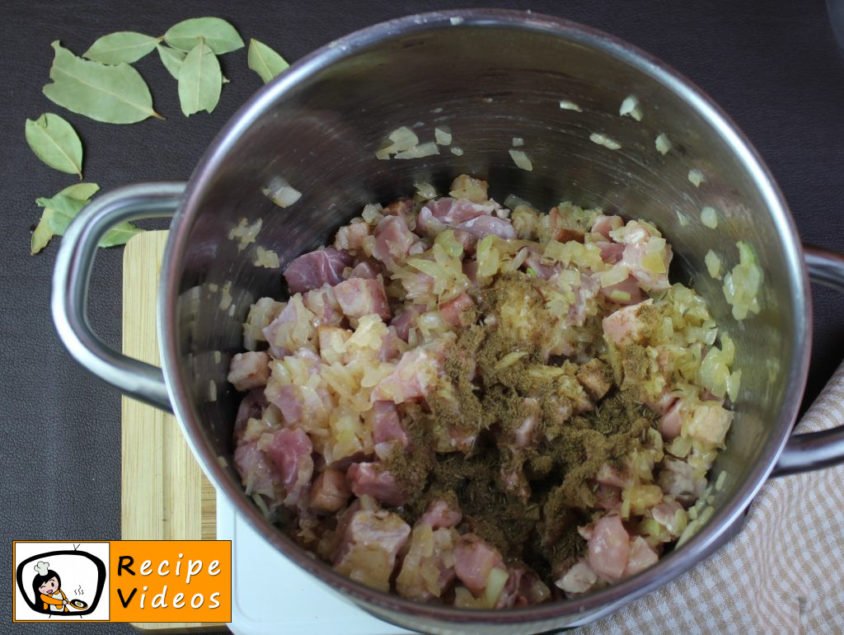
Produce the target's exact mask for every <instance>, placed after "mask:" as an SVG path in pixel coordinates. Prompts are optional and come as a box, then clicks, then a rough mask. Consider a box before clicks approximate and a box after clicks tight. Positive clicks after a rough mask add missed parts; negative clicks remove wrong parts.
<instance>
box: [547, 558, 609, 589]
mask: <svg viewBox="0 0 844 635" xmlns="http://www.w3.org/2000/svg"><path fill="white" fill-rule="evenodd" d="M597 582H598V576H597V575H596V574H595V572H594V571H592V568H591V567H590V566H589V563H588V562H587V561H586V560H579V561H578V562H577V563H575V564H574V566H572V567H571V568H570V569H569V570H568V571H566V573H565V574H564V575H563V576H561V577H560V578H559V579H558V580H557V581H556V582H554V585H555V586H557V587H559V588H561V589H562V590H563V591H565V592H566V593H571V594H577V593H586V592H587V591H588V590H589V589H591V588H592V587H593V586H595V584H596V583H597Z"/></svg>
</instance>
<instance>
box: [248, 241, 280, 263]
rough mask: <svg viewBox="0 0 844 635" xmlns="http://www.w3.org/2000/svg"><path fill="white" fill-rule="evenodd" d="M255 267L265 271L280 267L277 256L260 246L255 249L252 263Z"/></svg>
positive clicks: (270, 250)
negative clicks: (262, 268)
mask: <svg viewBox="0 0 844 635" xmlns="http://www.w3.org/2000/svg"><path fill="white" fill-rule="evenodd" d="M252 262H253V264H254V265H255V266H256V267H264V268H265V269H278V268H279V267H280V266H281V262H280V260H279V257H278V254H277V253H276V252H274V251H273V250H272V249H264V248H263V247H261V246H260V245H258V246H257V247H256V248H255V260H253V261H252Z"/></svg>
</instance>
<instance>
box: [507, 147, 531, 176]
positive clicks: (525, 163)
mask: <svg viewBox="0 0 844 635" xmlns="http://www.w3.org/2000/svg"><path fill="white" fill-rule="evenodd" d="M510 158H512V159H513V163H515V164H516V166H517V167H519V168H521V169H522V170H527V171H528V172H532V171H533V163H531V161H530V159H529V158H528V155H527V154H525V153H524V151H522V150H510Z"/></svg>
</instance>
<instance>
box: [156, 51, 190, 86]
mask: <svg viewBox="0 0 844 635" xmlns="http://www.w3.org/2000/svg"><path fill="white" fill-rule="evenodd" d="M156 48H157V49H158V57H159V58H161V63H162V64H164V68H166V69H167V72H168V73H170V75H172V76H173V79H179V69H181V68H182V62H184V61H185V56H186V55H187V53H186V52H185V51H180V50H178V49H174V48H171V47H169V46H163V45H162V44H159V45H158V46H157V47H156Z"/></svg>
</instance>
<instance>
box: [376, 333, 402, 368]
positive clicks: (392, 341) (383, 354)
mask: <svg viewBox="0 0 844 635" xmlns="http://www.w3.org/2000/svg"><path fill="white" fill-rule="evenodd" d="M404 343H405V342H404V341H403V340H402V338H400V337H399V336H398V333H396V329H395V327H394V326H390V327H388V328H387V333H386V334H385V335H384V338H383V339H382V340H381V348H380V350H379V351H378V359H379V360H380V361H382V362H393V361H395V360H397V359H398V358H399V357H401V354H402V352H403V351H404V349H405V348H406V347H405V346H404Z"/></svg>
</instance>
